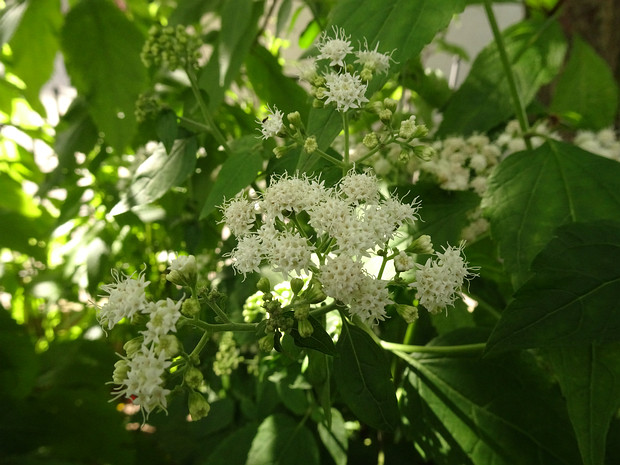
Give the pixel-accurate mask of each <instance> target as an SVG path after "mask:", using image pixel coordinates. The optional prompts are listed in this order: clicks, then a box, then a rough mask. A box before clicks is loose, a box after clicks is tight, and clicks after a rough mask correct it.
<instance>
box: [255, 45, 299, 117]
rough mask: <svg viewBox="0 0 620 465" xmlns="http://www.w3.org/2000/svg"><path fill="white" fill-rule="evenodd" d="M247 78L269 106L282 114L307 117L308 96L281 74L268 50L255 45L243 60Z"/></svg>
mask: <svg viewBox="0 0 620 465" xmlns="http://www.w3.org/2000/svg"><path fill="white" fill-rule="evenodd" d="M245 68H246V73H247V75H248V78H249V79H250V82H251V83H252V87H253V88H254V91H255V92H256V94H257V95H258V96H259V97H260V98H261V99H262V100H263V101H264V102H267V103H268V104H269V105H275V106H276V107H277V108H278V110H281V111H282V112H283V113H284V114H287V113H291V112H293V111H298V112H299V113H300V115H301V117H302V120H305V119H306V118H307V117H308V110H309V105H308V94H307V93H306V91H305V90H303V89H302V88H301V87H300V86H299V85H298V84H297V82H296V81H295V80H294V79H292V78H290V77H288V76H285V75H284V74H283V69H282V66H281V65H280V63H278V59H277V58H276V57H275V56H273V55H272V54H271V53H270V52H269V50H267V49H266V48H264V47H261V46H259V45H257V44H255V45H254V46H253V47H252V50H251V51H250V54H249V55H248V57H247V59H246V60H245Z"/></svg>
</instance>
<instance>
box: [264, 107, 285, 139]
mask: <svg viewBox="0 0 620 465" xmlns="http://www.w3.org/2000/svg"><path fill="white" fill-rule="evenodd" d="M267 109H268V110H269V114H268V115H267V117H266V118H265V119H263V120H258V123H260V125H261V127H260V132H261V133H262V135H263V139H269V138H270V137H274V136H276V135H278V133H279V132H281V131H282V130H283V129H284V123H283V122H282V117H283V116H284V115H283V113H282V112H281V111H280V110H278V109H277V108H276V107H275V106H274V107H273V110H272V109H271V108H269V107H267Z"/></svg>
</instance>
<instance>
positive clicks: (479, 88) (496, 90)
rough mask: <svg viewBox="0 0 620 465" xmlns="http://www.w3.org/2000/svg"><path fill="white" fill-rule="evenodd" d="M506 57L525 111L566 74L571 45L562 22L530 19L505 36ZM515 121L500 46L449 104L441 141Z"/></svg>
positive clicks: (484, 56)
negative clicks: (564, 66)
mask: <svg viewBox="0 0 620 465" xmlns="http://www.w3.org/2000/svg"><path fill="white" fill-rule="evenodd" d="M503 36H504V42H505V44H506V52H507V54H508V58H509V60H510V63H511V66H512V71H513V73H514V77H515V81H516V85H517V89H518V92H519V96H520V97H521V101H522V104H523V105H528V104H529V103H530V102H531V101H532V100H533V99H534V97H535V96H536V93H537V92H538V89H540V87H541V86H543V85H544V84H546V83H548V82H549V81H550V80H551V79H552V78H553V77H554V76H555V75H556V74H557V73H558V72H559V70H560V66H561V65H562V60H563V59H564V54H565V52H566V41H565V39H564V36H563V34H562V30H561V28H560V26H559V24H557V23H556V22H551V21H547V22H543V21H541V20H534V19H528V20H526V21H523V22H521V23H518V24H516V25H514V26H512V27H510V28H509V29H507V30H506V31H505V32H504V34H503ZM512 115H514V106H513V103H512V99H511V94H510V88H509V86H508V81H507V79H506V73H504V69H503V67H502V64H501V60H500V57H499V52H498V49H497V47H496V45H495V43H494V42H493V43H491V44H490V45H488V46H487V47H486V48H485V49H484V50H483V51H482V52H480V54H479V55H478V56H477V57H476V59H475V60H474V63H473V64H472V68H471V71H470V73H469V75H468V76H467V78H466V79H465V82H463V84H462V85H461V87H460V88H459V89H458V90H457V91H456V92H455V94H454V95H453V96H452V99H451V100H450V102H449V103H448V105H447V107H446V109H445V111H444V115H443V122H442V124H441V126H440V127H439V131H438V135H439V136H442V137H445V136H447V135H450V134H469V133H472V132H475V131H481V132H484V131H487V130H489V129H491V128H493V127H495V126H496V125H498V124H499V123H502V122H504V121H506V120H508V119H509V118H510V117H511V116H512Z"/></svg>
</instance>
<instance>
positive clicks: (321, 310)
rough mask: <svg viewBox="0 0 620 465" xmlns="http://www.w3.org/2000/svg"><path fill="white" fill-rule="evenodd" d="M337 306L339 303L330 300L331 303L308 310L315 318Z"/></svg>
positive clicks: (335, 308)
mask: <svg viewBox="0 0 620 465" xmlns="http://www.w3.org/2000/svg"><path fill="white" fill-rule="evenodd" d="M339 307H340V305H338V304H337V303H336V302H332V303H331V304H327V305H323V306H322V307H319V308H315V309H313V310H310V316H312V317H314V318H316V317H318V316H321V315H325V314H326V313H329V312H331V311H332V310H337V309H338V308H339Z"/></svg>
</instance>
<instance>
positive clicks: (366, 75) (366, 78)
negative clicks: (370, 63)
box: [360, 67, 372, 81]
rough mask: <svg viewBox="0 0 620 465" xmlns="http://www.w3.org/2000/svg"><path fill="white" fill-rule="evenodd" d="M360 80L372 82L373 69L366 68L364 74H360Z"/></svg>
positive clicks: (363, 70)
mask: <svg viewBox="0 0 620 465" xmlns="http://www.w3.org/2000/svg"><path fill="white" fill-rule="evenodd" d="M360 78H361V79H362V81H370V80H372V69H370V68H366V67H364V69H362V72H361V73H360Z"/></svg>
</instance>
